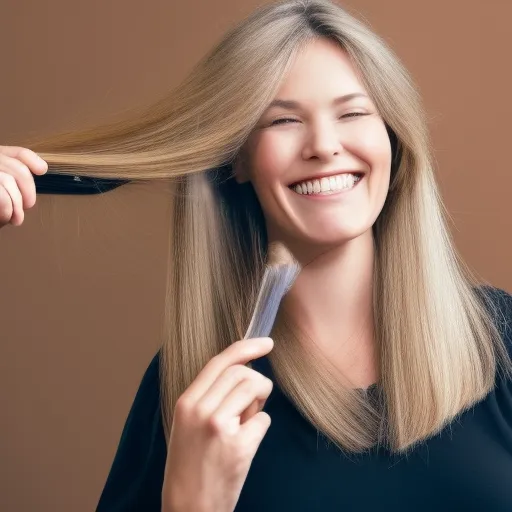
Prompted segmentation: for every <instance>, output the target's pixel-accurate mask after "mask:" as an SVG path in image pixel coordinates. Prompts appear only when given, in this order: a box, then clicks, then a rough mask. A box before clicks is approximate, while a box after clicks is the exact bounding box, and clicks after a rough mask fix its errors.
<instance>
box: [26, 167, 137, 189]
mask: <svg viewBox="0 0 512 512" xmlns="http://www.w3.org/2000/svg"><path fill="white" fill-rule="evenodd" d="M34 181H35V184H36V193H37V194H65V195H90V194H103V193H104V192H108V191H110V190H114V189H115V188H117V187H119V186H121V185H124V184H126V183H129V180H122V179H106V178H88V177H85V176H69V175H66V174H52V173H51V170H50V171H49V172H47V173H46V174H43V175H42V176H37V175H34Z"/></svg>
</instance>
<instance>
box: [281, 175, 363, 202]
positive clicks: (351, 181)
mask: <svg viewBox="0 0 512 512" xmlns="http://www.w3.org/2000/svg"><path fill="white" fill-rule="evenodd" d="M363 178H364V173H353V174H352V173H343V174H337V175H335V176H329V177H325V178H321V179H317V180H306V181H300V182H296V183H292V184H291V185H290V186H289V188H290V189H291V190H293V192H295V193H296V194H299V195H302V196H307V197H319V196H331V195H334V194H336V195H338V194H340V193H343V192H348V191H350V190H352V189H353V188H355V187H356V186H357V184H358V183H359V182H360V181H361V180H362V179H363Z"/></svg>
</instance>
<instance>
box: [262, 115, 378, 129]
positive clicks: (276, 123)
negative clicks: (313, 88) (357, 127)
mask: <svg viewBox="0 0 512 512" xmlns="http://www.w3.org/2000/svg"><path fill="white" fill-rule="evenodd" d="M367 115H369V114H367V113H365V112H349V113H348V114H345V115H343V116H341V119H343V118H344V117H355V116H367ZM286 121H298V119H292V118H291V117H284V118H282V119H276V120H275V121H272V122H271V123H270V126H275V125H279V124H288V123H286Z"/></svg>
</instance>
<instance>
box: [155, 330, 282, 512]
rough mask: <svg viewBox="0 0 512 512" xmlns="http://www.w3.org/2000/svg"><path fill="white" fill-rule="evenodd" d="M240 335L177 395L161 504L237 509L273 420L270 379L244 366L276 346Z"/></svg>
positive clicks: (176, 511) (187, 511)
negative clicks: (267, 409) (269, 407)
mask: <svg viewBox="0 0 512 512" xmlns="http://www.w3.org/2000/svg"><path fill="white" fill-rule="evenodd" d="M273 346H274V342H273V341H272V339H270V338H252V339H247V340H240V341H237V342H236V343H233V344H232V345H230V346H229V347H228V348H227V349H226V350H224V351H223V352H221V353H220V354H219V355H217V356H215V357H214V358H212V359H211V360H210V361H209V362H208V364H207V365H206V366H205V367H204V368H203V369H202V370H201V372H200V373H199V375H198V376H197V377H196V378H195V380H194V381H193V382H192V384H191V385H190V386H189V387H188V388H187V389H186V390H185V392H184V393H183V394H182V395H181V396H180V397H179V399H178V401H177V404H176V408H175V410H174V417H173V424H172V428H171V435H170V440H169V447H168V451H167V462H166V467H165V477H164V485H163V489H162V504H163V505H162V510H163V511H169V512H191V511H194V512H210V511H211V512H233V510H234V509H235V506H236V503H237V501H238V498H239V496H240V492H241V490H242V487H243V485H244V482H245V479H246V477H247V473H248V472H249V468H250V465H251V462H252V460H253V458H254V455H255V454H256V451H257V449H258V447H259V445H260V443H261V441H262V439H263V437H264V436H265V434H266V432H267V430H268V428H269V426H270V416H269V415H268V414H267V413H265V412H263V411H261V409H262V408H263V405H264V404H265V401H266V399H267V398H268V396H269V395H270V392H271V391H272V386H273V384H272V381H271V380H270V379H268V378H267V377H265V376H264V375H262V374H261V373H259V372H257V371H255V370H253V369H251V368H249V367H247V366H244V365H245V364H246V363H248V362H249V361H250V360H252V359H256V358H258V357H261V356H263V355H265V354H267V353H268V352H270V350H271V349H272V348H273Z"/></svg>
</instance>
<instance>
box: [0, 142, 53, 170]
mask: <svg viewBox="0 0 512 512" xmlns="http://www.w3.org/2000/svg"><path fill="white" fill-rule="evenodd" d="M0 154H3V155H6V156H8V157H11V158H16V159H17V160H20V161H21V162H23V163H24V164H25V165H26V166H27V167H28V168H29V169H30V171H31V172H32V173H33V174H37V175H41V174H44V173H45V172H47V171H48V164H47V163H46V162H45V161H44V160H43V159H42V158H41V157H40V156H39V155H38V154H37V153H34V151H32V150H31V149H28V148H22V147H20V146H0Z"/></svg>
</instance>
